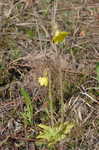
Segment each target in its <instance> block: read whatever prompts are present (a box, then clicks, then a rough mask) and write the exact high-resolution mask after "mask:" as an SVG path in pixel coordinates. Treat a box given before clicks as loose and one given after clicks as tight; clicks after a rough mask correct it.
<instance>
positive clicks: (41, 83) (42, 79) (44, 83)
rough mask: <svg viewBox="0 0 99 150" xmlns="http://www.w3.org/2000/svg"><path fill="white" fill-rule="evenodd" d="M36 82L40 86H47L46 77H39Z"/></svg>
mask: <svg viewBox="0 0 99 150" xmlns="http://www.w3.org/2000/svg"><path fill="white" fill-rule="evenodd" d="M38 82H39V84H40V85H41V86H47V85H48V77H39V78H38Z"/></svg>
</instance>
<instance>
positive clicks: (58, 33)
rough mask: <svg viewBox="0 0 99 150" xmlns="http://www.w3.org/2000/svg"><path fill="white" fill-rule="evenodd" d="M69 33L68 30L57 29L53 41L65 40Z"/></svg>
mask: <svg viewBox="0 0 99 150" xmlns="http://www.w3.org/2000/svg"><path fill="white" fill-rule="evenodd" d="M68 34H69V33H68V32H62V31H59V30H56V32H55V35H54V36H53V38H52V41H53V42H54V43H56V44H58V43H60V42H63V40H64V39H65V37H66V36H67V35H68Z"/></svg>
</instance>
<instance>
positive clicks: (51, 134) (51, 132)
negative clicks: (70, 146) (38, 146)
mask: <svg viewBox="0 0 99 150" xmlns="http://www.w3.org/2000/svg"><path fill="white" fill-rule="evenodd" d="M74 126H75V124H74V123H73V122H64V123H60V124H58V125H54V126H53V127H51V126H47V125H44V124H39V125H38V127H40V128H41V129H42V131H41V132H40V134H39V135H38V136H37V139H40V142H41V143H46V142H47V144H48V147H51V146H54V144H56V143H57V142H61V141H62V140H64V139H65V138H66V136H67V134H69V133H70V132H71V129H72V128H73V127H74Z"/></svg>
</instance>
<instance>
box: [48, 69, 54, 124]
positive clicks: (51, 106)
mask: <svg viewBox="0 0 99 150" xmlns="http://www.w3.org/2000/svg"><path fill="white" fill-rule="evenodd" d="M51 85H52V80H51V72H50V71H49V103H50V114H51V125H52V126H53V125H54V116H53V99H52V91H51Z"/></svg>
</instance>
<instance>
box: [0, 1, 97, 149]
mask: <svg viewBox="0 0 99 150" xmlns="http://www.w3.org/2000/svg"><path fill="white" fill-rule="evenodd" d="M26 6H28V4H26V5H25V3H22V2H21V1H19V0H1V1H0V149H2V150H7V149H8V150H10V149H12V150H14V149H16V150H18V149H19V150H22V149H26V150H31V149H32V150H35V149H38V150H39V149H42V150H44V149H48V148H47V147H45V146H44V145H41V146H40V145H36V144H35V141H36V139H35V136H36V135H37V134H38V129H37V127H36V125H37V124H39V123H43V124H50V120H49V117H48V116H47V115H45V113H44V110H45V108H49V107H48V88H46V87H43V88H42V87H40V85H39V84H38V77H40V76H42V75H43V72H44V70H50V71H51V75H52V77H51V78H52V83H53V86H52V89H51V90H52V96H53V101H54V102H53V103H54V111H55V120H59V121H60V116H61V113H60V104H59V103H60V99H61V98H62V96H63V100H64V108H65V109H64V111H65V112H64V121H70V120H73V121H75V122H76V123H77V127H76V128H75V129H74V130H73V132H72V133H71V134H70V136H69V137H68V138H67V139H66V140H65V142H64V141H63V145H62V147H63V148H64V150H65V149H68V150H98V149H99V142H98V139H99V135H98V131H99V127H98V126H99V118H98V116H99V111H98V110H99V83H98V81H97V80H96V63H97V62H99V2H98V0H87V1H83V0H79V1H78V0H71V1H70V0H67V1H66V0H62V1H59V0H57V1H51V0H37V1H35V2H33V4H32V7H26ZM54 21H55V22H57V24H58V26H59V28H60V29H61V30H62V31H65V30H66V31H68V32H69V33H70V34H69V36H68V37H67V38H66V39H65V41H64V42H63V43H62V44H58V45H55V44H53V43H52V41H51V38H52V26H53V22H54ZM60 72H61V74H60ZM61 75H62V76H61ZM60 78H61V79H62V81H61V80H60ZM60 82H62V84H63V85H61V87H60ZM20 88H25V89H26V90H27V91H28V93H29V94H30V96H31V99H32V102H33V106H34V118H33V119H34V125H33V127H31V126H28V127H26V128H25V127H24V123H23V120H22V118H21V117H20V112H22V111H23V108H24V104H23V101H22V96H21V94H20ZM60 89H61V91H62V90H63V91H62V93H61V92H60ZM62 94H63V95H62ZM55 146H56V148H57V149H59V150H60V149H61V147H59V145H58V144H56V145H55Z"/></svg>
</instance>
